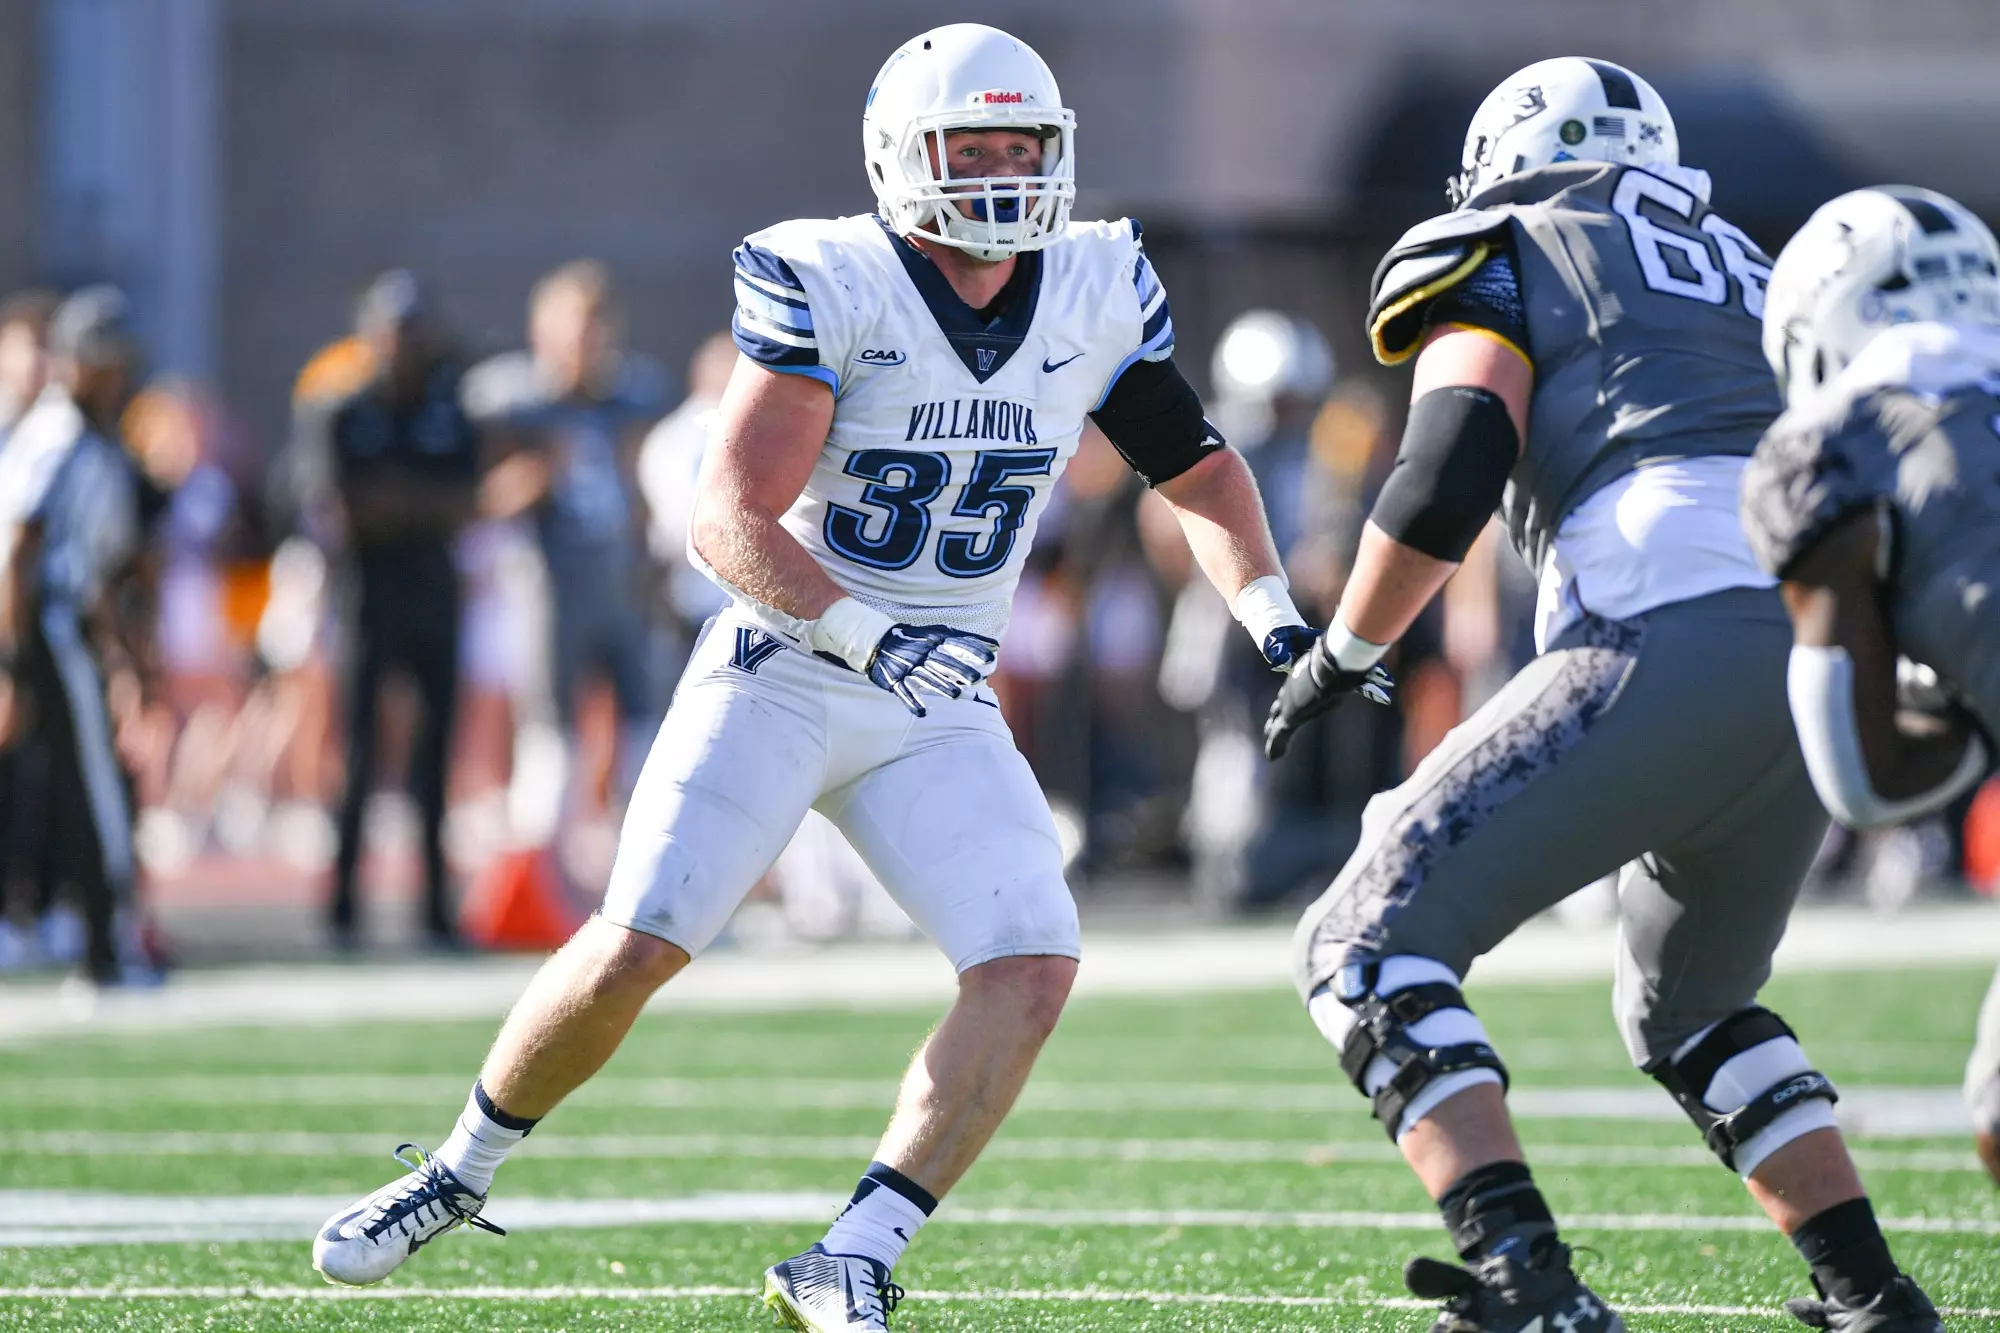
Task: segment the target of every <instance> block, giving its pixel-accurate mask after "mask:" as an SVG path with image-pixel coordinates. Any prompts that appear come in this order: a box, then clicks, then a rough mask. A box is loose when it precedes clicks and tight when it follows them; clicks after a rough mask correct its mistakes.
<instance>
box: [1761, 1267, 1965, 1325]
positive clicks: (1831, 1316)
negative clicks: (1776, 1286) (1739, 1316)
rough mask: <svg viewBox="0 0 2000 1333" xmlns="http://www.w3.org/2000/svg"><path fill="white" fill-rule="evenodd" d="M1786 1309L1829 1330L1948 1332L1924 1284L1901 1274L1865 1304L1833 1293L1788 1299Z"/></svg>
mask: <svg viewBox="0 0 2000 1333" xmlns="http://www.w3.org/2000/svg"><path fill="white" fill-rule="evenodd" d="M1785 1309H1786V1311H1787V1312H1788V1313H1789V1314H1790V1315H1791V1316H1792V1318H1794V1319H1796V1320H1798V1321H1799V1322H1800V1323H1801V1324H1808V1325H1811V1326H1812V1327H1813V1328H1824V1329H1827V1330H1829V1333H1944V1320H1942V1319H1940V1318H1938V1312H1937V1307H1936V1306H1935V1305H1932V1304H1931V1298H1930V1297H1928V1296H1926V1295H1924V1292H1923V1288H1921V1287H1919V1286H1918V1285H1917V1284H1916V1283H1914V1282H1912V1281H1910V1279H1909V1278H1907V1277H1903V1276H1898V1277H1897V1278H1896V1280H1895V1281H1894V1282H1891V1283H1890V1284H1889V1285H1888V1286H1887V1287H1886V1288H1884V1289H1883V1290H1882V1291H1881V1292H1879V1293H1878V1294H1877V1295H1876V1297H1875V1299H1873V1300H1871V1301H1869V1302H1868V1303H1867V1304H1865V1305H1846V1304H1843V1303H1842V1302H1840V1301H1837V1300H1835V1299H1833V1298H1832V1297H1821V1298H1819V1299H1817V1300H1804V1299H1801V1300H1795V1301H1786V1302H1785Z"/></svg>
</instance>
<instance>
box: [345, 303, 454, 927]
mask: <svg viewBox="0 0 2000 1333" xmlns="http://www.w3.org/2000/svg"><path fill="white" fill-rule="evenodd" d="M355 332H356V334H357V336H358V337H359V338H361V339H362V340H363V341H364V342H365V343H366V345H367V347H368V349H369V351H370V353H371V354H372V365H373V368H374V369H373V375H372V377H371V378H370V379H369V380H368V381H367V383H365V384H364V385H362V386H361V387H360V388H359V389H356V390H354V391H353V392H351V393H349V394H348V395H347V396H346V397H345V398H343V399H341V400H339V401H338V402H337V403H336V404H334V405H332V407H331V410H329V411H328V412H327V413H325V415H324V418H323V419H324V423H325V425H324V429H325V432H326V439H325V441H324V443H323V444H322V445H320V446H318V447H317V449H316V452H318V453H319V454H320V456H322V457H324V458H325V459H327V460H328V466H329V468H330V472H331V477H332V481H333V492H334V494H336V495H337V496H338V504H339V514H340V519H341V523H342V526H343V528H344V534H343V537H344V542H345V547H346V554H347V556H348V558H349V559H350V561H351V562H352V564H353V574H354V578H355V586H354V596H355V601H354V606H353V611H352V616H351V620H350V623H351V626H352V631H353V633H352V639H351V641H350V643H349V645H348V649H349V657H348V662H347V679H346V682H345V684H346V690H347V699H346V723H347V778H346V781H347V789H346V791H345V792H344V793H343V794H342V796H341V802H340V816H339V838H340V846H339V852H338V854H337V857H336V859H335V863H334V878H333V896H332V901H331V903H330V904H329V920H328V924H329V927H330V929H331V931H332V937H333V942H334V944H335V945H336V946H337V947H342V948H351V947H353V946H355V945H356V944H357V943H358V942H359V939H360V920H359V910H358V905H357V902H356V898H355V877H356V873H357V870H358V867H359V863H360V859H361V850H362V848H361V841H362V823H363V821H362V816H363V814H364V812H365V810H366V807H367V802H368V796H369V793H370V791H371V790H372V789H373V786H374V778H375V753H376V738H377V734H378V729H379V728H378V723H377V719H376V707H377V703H378V702H379V699H380V696H381V693H382V686H383V683H384V680H385V678H386V676H387V674H388V673H389V672H390V671H392V670H399V669H400V670H402V671H405V672H407V673H408V674H409V675H410V676H411V677H412V678H413V679H414V681H415V683H416V686H417V691H418V694H419V695H420V697H421V699H422V704H423V723H422V727H421V731H420V732H419V735H418V738H417V740H416V742H415V744H414V745H413V747H412V751H411V758H410V773H409V785H410V789H411V794H412V795H413V796H414V797H415V798H416V802H417V807H418V812H419V815H420V818H421V820H422V841H423V862H424V932H425V937H426V940H427V942H428V943H429V944H430V945H431V946H433V947H438V948H449V947H452V946H453V945H455V943H456V941H457V931H456V928H455V926H454V924H453V918H452V904H451V897H450V888H449V885H448V882H447V869H446V865H445V855H444V841H443V824H444V798H445V779H446V770H447V766H448V762H449V757H450V754H451V734H452V725H453V722H454V720H455V718H456V713H457V694H458V636H459V618H460V605H459V586H458V569H457V566H456V564H455V562H454V558H453V550H452V546H453V542H454V541H455V539H456V538H457V536H458V533H459V530H460V529H461V528H463V527H464V525H465V523H466V521H467V520H468V519H469V518H470V517H471V515H472V511H473V500H474V494H475V491H476V488H477V485H478V441H477V438H476V436H475V434H474V432H473V428H472V423H471V422H470V421H469V420H468V419H467V418H466V416H465V413H464V412H463V411H462V410H461V409H460V407H459V404H458V376H457V373H456V371H455V369H454V367H453V366H452V365H451V363H450V362H449V360H448V359H447V357H446V355H445V349H444V346H443V334H442V330H441V328H440V327H439V325H438V323H437V317H436V314H435V312H434V311H433V310H432V309H431V306H430V299H429V294H428V293H427V292H426V291H425V289H424V288H423V286H422V284H421V283H420V282H419V281H418V280H417V278H416V276H415V275H414V274H412V273H410V272H409V271H408V270H406V269H392V270H390V271H389V272H386V273H384V274H382V275H381V276H380V277H378V278H377V279H376V280H375V281H374V282H373V283H372V284H371V285H370V286H369V288H368V290H367V291H366V292H365V293H363V295H362V297H361V300H360V303H359V305H358V306H357V308H356V312H355Z"/></svg>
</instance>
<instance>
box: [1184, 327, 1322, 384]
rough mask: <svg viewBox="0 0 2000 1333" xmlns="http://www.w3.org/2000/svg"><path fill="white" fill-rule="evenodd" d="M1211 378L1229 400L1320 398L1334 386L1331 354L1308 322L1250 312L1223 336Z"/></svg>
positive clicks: (1318, 332)
mask: <svg viewBox="0 0 2000 1333" xmlns="http://www.w3.org/2000/svg"><path fill="white" fill-rule="evenodd" d="M1211 375H1212V378H1213V379H1214V381H1215V391H1216V392H1217V393H1218V394H1221V395H1223V396H1224V397H1228V398H1275V397H1277V396H1278V395H1279V394H1294V395H1297V396H1298V397H1301V398H1318V397H1320V396H1322V395H1323V394H1325V393H1326V391H1327V390H1328V389H1330V388H1332V387H1333V350H1332V349H1331V348H1329V347H1328V346H1327V345H1326V338H1325V336H1324V335H1323V334H1321V333H1320V331H1319V330H1318V329H1316V328H1314V327H1313V325H1312V324H1311V323H1310V322H1309V321H1307V320H1304V319H1301V318H1299V317H1298V316H1296V315H1287V314H1283V313H1281V312H1279V311H1276V310H1246V311H1244V312H1243V313H1242V314H1240V315H1238V316H1237V317H1236V318H1235V319H1232V320H1230V321H1229V327H1228V328H1226V329H1224V330H1223V331H1222V339H1221V341H1219V342H1217V343H1216V344H1215V363H1214V365H1213V366H1212V367H1211Z"/></svg>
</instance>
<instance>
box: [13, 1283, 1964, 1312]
mask: <svg viewBox="0 0 2000 1333" xmlns="http://www.w3.org/2000/svg"><path fill="white" fill-rule="evenodd" d="M756 1294H757V1289H756V1288H752V1287H366V1288H356V1287H329V1286H320V1287H267V1286H250V1287H213V1286H211V1287H0V1300H83V1301H150V1300H199V1301H520V1302H536V1301H691V1300H712V1299H728V1298H732V1297H740V1298H744V1299H748V1298H750V1297H752V1296H755V1295H756ZM906 1299H907V1300H910V1301H912V1302H928V1301H935V1302H941V1303H952V1304H966V1305H987V1304H994V1305H998V1304H1006V1303H1016V1302H1042V1303H1046V1304H1079V1305H1194V1306H1229V1305H1247V1306H1267V1307H1268V1306H1275V1307H1281V1308H1283V1307H1291V1308H1300V1307H1303V1308H1319V1309H1325V1308H1345V1309H1373V1310H1430V1309H1435V1308H1436V1305H1437V1303H1436V1302H1435V1301H1421V1300H1415V1299H1413V1298H1411V1297H1408V1296H1285V1295H1278V1294H1271V1295H1258V1294H1250V1293H1236V1292H1227V1293H1225V1292H1205V1291H1118V1290H1099V1289H1095V1288H1092V1289H1086V1290H1081V1291H1072V1290H1066V1289H1062V1288H1056V1289H1051V1290H1046V1291H1042V1290H1034V1289H1025V1290H993V1291H912V1292H910V1293H909V1295H908V1296H907V1297H906ZM1618 1309H1619V1311H1620V1312H1621V1313H1624V1314H1644V1315H1682V1316H1708V1317H1710V1318H1761V1317H1769V1316H1775V1315H1780V1314H1783V1313H1784V1312H1783V1311H1782V1310H1775V1309H1771V1308H1768V1307H1765V1306H1756V1305H1694V1304H1678V1303H1676V1304H1643V1303H1642V1304H1634V1303H1631V1302H1623V1301H1621V1302H1620V1303H1619V1305H1618ZM1942 1313H1943V1314H1944V1315H1945V1316H1947V1317H1949V1318H1959V1319H1992V1318H1996V1317H2000V1310H1989V1309H1953V1308H1948V1309H1945V1310H1944V1311H1942Z"/></svg>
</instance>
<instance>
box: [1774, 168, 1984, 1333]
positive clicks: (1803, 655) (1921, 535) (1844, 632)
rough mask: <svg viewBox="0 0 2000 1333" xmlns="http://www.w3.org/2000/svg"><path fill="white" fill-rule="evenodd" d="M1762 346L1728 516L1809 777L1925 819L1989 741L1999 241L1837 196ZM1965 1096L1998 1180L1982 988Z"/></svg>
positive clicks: (1871, 198)
mask: <svg viewBox="0 0 2000 1333" xmlns="http://www.w3.org/2000/svg"><path fill="white" fill-rule="evenodd" d="M1764 353H1765V355H1766V356H1767V357H1768V358H1769V359H1770V362H1771V368H1772V369H1773V370H1774V371H1776V372H1777V376H1778V382H1779V383H1780V385H1782V386H1783V388H1784V391H1785V396H1786V401H1787V403H1788V404H1789V410H1788V411H1787V412H1786V413H1785V415H1784V416H1783V417H1781V418H1779V420H1778V423H1777V424H1776V425H1775V426H1773V427H1772V428H1771V430H1770V431H1769V432H1768V433H1767V434H1766V435H1765V437H1764V440H1763V442H1762V443H1761V444H1759V445H1758V446H1757V452H1756V455H1755V456H1754V457H1753V458H1752V460H1751V463H1750V467H1749V470H1748V471H1747V473H1746V474H1745V476H1744V482H1743V521H1744V527H1745V529H1746V531H1747V532H1748V533H1749V535H1750V540H1751V544H1752V545H1753V546H1754V547H1755V549H1756V551H1757V555H1758V558H1759V559H1760V560H1762V561H1763V563H1764V567H1765V568H1766V569H1768V570H1770V572H1771V573H1773V574H1775V575H1777V576H1778V577H1779V578H1781V579H1783V580H1784V585H1783V588H1784V597H1785V605H1786V607H1787V608H1788V609H1789V610H1790V612H1791V617H1792V626H1793V630H1794V635H1795V643H1794V645H1793V647H1792V656H1791V665H1790V670H1789V673H1788V685H1789V694H1790V698H1791V707H1792V717H1793V720H1794V721H1795V722H1796V724H1797V726H1798V731H1799V740H1800V742H1801V744H1802V746H1803V748H1804V750H1805V757H1806V768H1807V771H1808V772H1810V773H1811V774H1812V780H1813V786H1814V787H1815V788H1816V789H1818V791H1819V794H1820V797H1821V799H1822V800H1824V801H1825V802H1826V807H1827V809H1829V810H1831V811H1832V812H1833V814H1834V816H1835V818H1837V819H1839V820H1840V821H1841V822H1842V823H1843V824H1846V825H1848V826H1850V827H1852V828H1875V827H1881V826H1885V825H1892V824H1898V823H1902V822H1904V821H1907V820H1913V819H1918V818H1922V817H1923V816H1925V815H1927V814H1929V813H1931V812H1933V811H1937V810H1940V809H1943V808H1944V807H1946V806H1948V805H1949V804H1951V802H1952V801H1953V800H1954V799H1955V798H1956V797H1957V796H1958V795H1959V793H1961V792H1963V791H1967V790H1969V789H1971V788H1972V787H1974V786H1975V785H1976V784H1977V783H1978V782H1979V780H1980V779H1981V778H1983V777H1984V776H1985V775H1986V774H1987V772H1988V771H1989V770H1991V768H1992V767H1993V756H1994V751H1993V743H1994V738H1995V737H1996V736H2000V606H1996V604H1995V601H1994V593H1995V592H1996V591H2000V246H1997V245H1996V244H1995V243H1994V239H1993V233H1992V232H1990V231H1988V230H1987V228H1986V225H1985V224H1984V223H1983V222H1981V221H1980V220H1979V219H1978V218H1976V217H1974V216H1973V215H1972V213H1971V212H1969V211H1968V210H1967V209H1965V208H1964V207H1962V206H1961V205H1959V204H1958V203H1957V202H1956V201H1954V200H1952V199H1949V198H1946V197H1945V196H1944V195H1941V194H1936V193H1933V192H1931V191H1929V190H1919V189H1915V188H1912V187H1909V186H1900V185H1891V186H1882V187H1880V188H1878V189H1870V190H1857V191H1855V192H1853V193H1851V194H1845V195H1842V196H1841V197H1840V198H1838V199H1835V200H1833V201H1832V202H1831V203H1828V204H1826V205H1825V206H1824V207H1822V208H1821V209H1820V210H1819V211H1818V212H1816V213H1814V214H1813V216H1812V218H1811V219H1810V220H1808V221H1807V223H1806V225H1805V226H1804V227H1802V228H1800V230H1799V232H1798V234H1797V235H1796V236H1794V237H1793V238H1792V240H1791V243H1790V244H1788V245H1787V246H1786V247H1785V250H1784V253H1783V254H1781V255H1779V256H1778V262H1777V265H1776V266H1775V268H1774V269H1773V270H1772V273H1771V288H1770V293H1769V295H1768V297H1767V298H1766V302H1765V307H1764ZM1965 1093H1966V1100H1967V1103H1968V1106H1969V1109H1970V1110H1971V1112H1972V1115H1973V1119H1974V1124H1975V1129H1976V1131H1977V1134H1978V1144H1979V1155H1980V1159H1981V1160H1982V1161H1983V1162H1984V1163H1985V1164H1986V1169H1987V1170H1988V1171H1989V1172H1991V1173H1992V1174H1993V1176H1994V1179H1995V1180H2000V977H1996V978H1995V982H1994V986H1993V989H1992V991H1991V993H1989V995H1988V996H1987V1001H1986V1005H1985V1010H1984V1012H1983V1014H1982V1015H1981V1017H1980V1023H1979V1037H1978V1044H1977V1047H1976V1049H1975V1050H1974V1052H1973V1056H1972V1059H1971V1061H1970V1063H1969V1064H1968V1066H1967V1069H1966V1079H1965ZM1846 1326H1848V1325H1846V1324H1836V1325H1835V1327H1846ZM1854 1326H1855V1327H1859V1326H1860V1325H1854Z"/></svg>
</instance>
